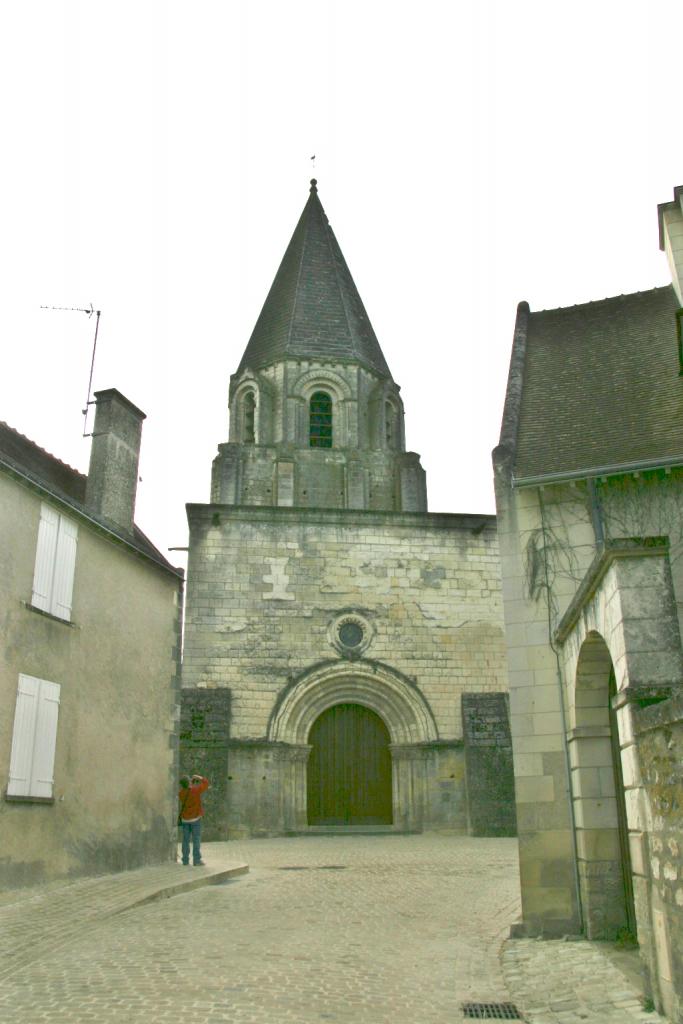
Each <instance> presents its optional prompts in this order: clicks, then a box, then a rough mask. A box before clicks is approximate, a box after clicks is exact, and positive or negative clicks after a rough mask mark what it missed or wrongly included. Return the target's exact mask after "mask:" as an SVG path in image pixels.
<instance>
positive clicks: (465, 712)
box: [462, 693, 517, 836]
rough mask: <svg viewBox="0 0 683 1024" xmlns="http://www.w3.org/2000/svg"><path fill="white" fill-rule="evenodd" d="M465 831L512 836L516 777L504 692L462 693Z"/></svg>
mask: <svg viewBox="0 0 683 1024" xmlns="http://www.w3.org/2000/svg"><path fill="white" fill-rule="evenodd" d="M462 720H463V735H464V740H465V770H466V775H467V818H468V831H469V833H470V835H473V836H514V835H516V834H517V817H516V814H515V780H514V772H513V767H512V738H511V736H510V712H509V698H508V695H507V693H464V694H463V695H462Z"/></svg>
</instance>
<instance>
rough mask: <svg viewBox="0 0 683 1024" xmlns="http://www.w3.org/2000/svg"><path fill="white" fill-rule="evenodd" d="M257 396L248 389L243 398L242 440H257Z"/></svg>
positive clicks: (247, 441) (252, 441) (249, 442)
mask: <svg viewBox="0 0 683 1024" xmlns="http://www.w3.org/2000/svg"><path fill="white" fill-rule="evenodd" d="M255 423H256V396H255V395H254V392H253V391H247V393H246V394H245V396H244V398H243V399H242V440H243V441H246V443H247V444H253V443H254V441H255V440H256V428H255Z"/></svg>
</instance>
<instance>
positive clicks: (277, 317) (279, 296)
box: [237, 178, 391, 379]
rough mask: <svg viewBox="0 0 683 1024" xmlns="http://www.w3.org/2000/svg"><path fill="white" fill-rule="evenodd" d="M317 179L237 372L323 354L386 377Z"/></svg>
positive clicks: (380, 356) (322, 357)
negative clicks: (246, 368)
mask: <svg viewBox="0 0 683 1024" xmlns="http://www.w3.org/2000/svg"><path fill="white" fill-rule="evenodd" d="M316 185H317V182H316V180H315V178H313V179H312V180H311V194H310V196H309V198H308V202H307V203H306V205H305V206H304V209H303V213H302V214H301V217H300V218H299V223H298V224H297V226H296V228H295V230H294V234H293V235H292V239H291V241H290V243H289V245H288V247H287V251H286V252H285V255H284V257H283V259H282V263H281V264H280V268H279V270H278V272H277V274H276V275H275V280H274V281H273V283H272V285H271V288H270V291H269V292H268V297H267V298H266V301H265V303H264V305H263V309H262V310H261V313H260V315H259V318H258V320H257V321H256V326H255V327H254V330H253V332H252V335H251V338H250V339H249V344H248V345H247V347H246V350H245V352H244V355H243V356H242V361H241V362H240V365H239V368H238V370H237V373H240V372H241V371H242V370H243V369H244V368H245V367H247V366H248V367H250V369H252V370H258V369H261V368H262V367H264V366H269V365H271V364H272V363H275V362H279V361H280V360H283V359H288V358H290V359H291V358H294V359H322V360H325V361H327V362H353V363H360V364H361V365H363V366H365V367H367V368H368V369H370V370H373V371H374V372H375V373H378V374H380V375H381V376H382V377H387V378H389V379H391V373H390V371H389V367H388V366H387V364H386V360H385V359H384V355H383V354H382V350H381V348H380V347H379V342H378V341H377V338H376V336H375V332H374V331H373V329H372V324H371V323H370V320H369V319H368V315H367V313H366V312H365V307H364V306H363V303H362V301H361V297H360V295H359V294H358V291H357V289H356V286H355V284H354V283H353V278H352V277H351V273H350V271H349V268H348V267H347V265H346V260H345V259H344V257H343V255H342V252H341V249H340V248H339V244H338V242H337V239H336V238H335V237H334V232H333V231H332V228H331V227H330V225H329V223H328V220H327V216H326V214H325V211H324V210H323V207H322V204H321V202H320V200H319V198H318V190H317V187H316Z"/></svg>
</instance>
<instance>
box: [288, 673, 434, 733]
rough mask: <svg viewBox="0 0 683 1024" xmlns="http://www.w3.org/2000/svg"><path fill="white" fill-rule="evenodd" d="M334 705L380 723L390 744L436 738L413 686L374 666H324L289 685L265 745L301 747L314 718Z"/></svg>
mask: <svg viewBox="0 0 683 1024" xmlns="http://www.w3.org/2000/svg"><path fill="white" fill-rule="evenodd" d="M334 704H362V705H364V706H365V707H367V708H370V709H371V710H372V711H375V712H376V713H377V714H378V715H379V716H380V717H381V718H382V720H383V721H384V722H385V724H386V726H387V728H388V730H389V735H390V737H391V742H392V744H415V743H427V742H433V741H434V740H437V739H438V738H439V736H438V729H437V726H436V722H435V720H434V716H433V714H432V712H431V709H430V708H429V705H428V704H427V702H426V700H425V698H424V697H423V696H422V694H421V693H420V691H419V690H418V689H417V687H416V686H415V685H414V684H413V683H411V682H410V680H408V679H407V678H406V677H405V676H404V675H402V674H401V673H400V672H398V671H396V669H393V668H390V667H389V666H388V665H384V664H382V663H380V662H374V661H373V662H366V661H363V660H359V661H353V662H348V661H330V662H324V663H323V664H320V665H316V666H314V667H313V668H312V669H310V670H308V671H307V672H305V673H304V674H303V675H302V676H300V677H299V679H297V680H295V681H294V682H293V683H292V684H291V685H290V686H289V688H288V689H287V690H286V691H285V692H284V694H283V695H282V696H281V699H280V700H279V701H278V703H277V704H276V706H275V708H274V709H273V713H272V715H271V717H270V721H269V723H268V739H269V740H270V741H271V742H284V743H290V744H305V743H306V742H307V739H308V734H309V732H310V730H311V726H312V725H313V723H314V721H315V720H316V718H318V716H319V715H321V714H322V713H323V711H326V710H327V709H328V708H330V707H332V706H333V705H334Z"/></svg>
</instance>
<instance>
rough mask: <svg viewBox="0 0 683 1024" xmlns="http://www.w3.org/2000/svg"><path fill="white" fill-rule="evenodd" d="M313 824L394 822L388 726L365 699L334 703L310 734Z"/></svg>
mask: <svg viewBox="0 0 683 1024" xmlns="http://www.w3.org/2000/svg"><path fill="white" fill-rule="evenodd" d="M308 743H309V745H310V746H311V753H310V757H309V761H308V777H307V778H308V782H307V790H308V801H307V803H308V824H309V825H390V824H391V823H392V820H393V818H392V793H391V753H390V751H389V743H390V736H389V730H388V729H387V727H386V725H385V724H384V722H383V721H382V719H381V718H380V716H379V715H378V714H376V712H374V711H371V710H370V708H367V707H365V706H364V705H362V704H334V705H333V706H332V707H330V708H327V710H326V711H323V713H322V714H321V715H319V716H318V717H317V718H316V720H315V722H314V723H313V725H312V727H311V731H310V733H309V737H308Z"/></svg>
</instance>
